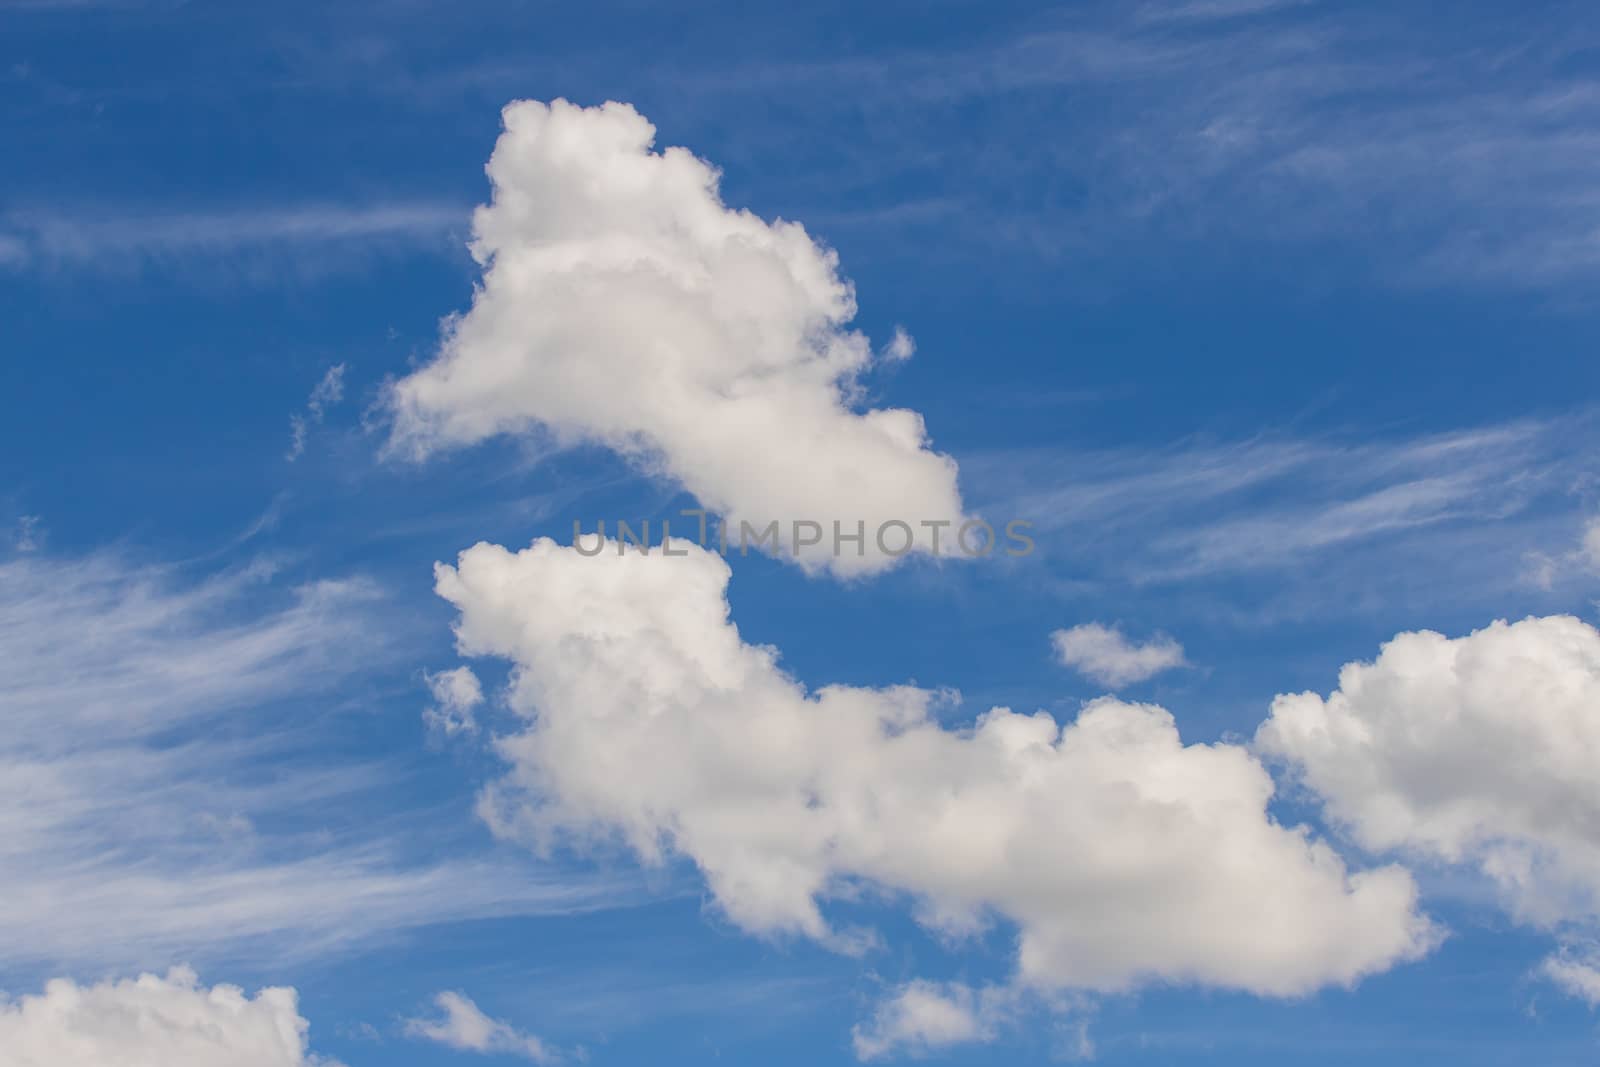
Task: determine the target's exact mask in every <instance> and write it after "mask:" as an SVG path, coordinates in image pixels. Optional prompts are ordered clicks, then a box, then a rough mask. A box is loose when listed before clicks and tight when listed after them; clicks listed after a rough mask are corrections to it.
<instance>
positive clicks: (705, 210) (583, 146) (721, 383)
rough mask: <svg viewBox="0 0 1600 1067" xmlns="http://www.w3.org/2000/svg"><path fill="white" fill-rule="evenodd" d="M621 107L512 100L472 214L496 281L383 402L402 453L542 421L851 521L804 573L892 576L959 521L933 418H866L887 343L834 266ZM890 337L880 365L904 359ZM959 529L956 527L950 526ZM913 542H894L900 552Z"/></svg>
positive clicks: (794, 229)
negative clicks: (873, 370)
mask: <svg viewBox="0 0 1600 1067" xmlns="http://www.w3.org/2000/svg"><path fill="white" fill-rule="evenodd" d="M654 140H655V128H654V127H653V126H651V124H650V123H649V122H647V121H646V120H645V118H644V117H643V116H642V115H640V114H639V113H638V112H636V111H635V110H634V109H633V108H631V107H629V106H628V105H626V104H617V103H608V104H606V105H604V106H602V107H597V108H581V107H577V106H575V105H573V104H569V103H567V102H566V101H564V100H557V101H555V102H554V103H552V104H549V105H546V104H542V103H538V102H535V101H521V102H518V103H514V104H512V105H510V106H509V107H507V108H506V110H505V132H504V134H502V135H501V137H500V141H499V143H498V144H497V145H496V146H495V150H494V154H493V156H492V158H491V159H490V160H489V166H488V173H489V178H490V180H491V182H492V183H493V186H494V195H493V199H492V201H491V203H490V204H488V205H487V206H484V207H480V208H479V209H478V211H477V213H476V215H475V216H474V230H475V233H476V240H475V241H474V243H473V246H472V249H473V254H474V256H476V257H477V259H478V261H479V262H480V263H481V264H483V267H484V274H483V281H482V284H481V285H480V286H479V289H478V292H477V294H476V296H475V298H474V300H473V305H472V308H471V310H470V311H468V312H467V313H466V314H464V315H462V316H460V317H459V318H457V319H455V320H453V321H452V322H451V323H450V324H449V328H448V335H447V337H446V338H445V341H444V344H443V346H442V348H441V350H440V352H439V354H438V356H437V358H436V359H435V360H434V361H433V362H432V363H430V364H429V365H427V366H425V367H423V368H422V369H420V370H418V371H417V372H416V373H414V374H412V375H411V376H410V377H408V378H405V379H403V380H402V381H400V382H398V383H396V384H395V385H394V386H393V387H392V389H391V390H390V393H389V401H390V405H391V408H392V411H393V415H394V428H393V439H392V442H391V447H393V448H398V449H401V450H406V451H410V452H412V453H414V454H419V455H420V454H424V453H426V452H428V451H430V450H431V449H434V448H437V447H439V446H442V445H451V444H467V443H471V442H475V441H480V440H482V439H484V438H486V437H489V436H491V435H494V434H500V433H516V432H521V431H526V430H529V429H530V428H533V427H536V426H537V427H542V428H544V429H545V430H546V431H548V432H550V433H552V434H554V436H555V437H556V438H557V439H558V440H560V441H563V442H572V443H576V442H598V443H600V444H604V445H606V446H608V447H610V448H613V449H615V450H617V451H618V452H621V453H623V454H625V455H627V456H629V457H630V458H632V459H633V460H634V461H636V462H637V463H638V464H640V465H641V466H643V467H644V468H646V469H647V470H649V471H651V472H654V473H660V474H663V475H665V476H667V477H669V478H671V479H673V480H675V481H677V482H679V483H681V484H682V485H683V486H684V487H685V488H686V489H688V490H689V492H691V493H693V494H694V495H695V497H696V498H698V499H699V500H700V502H701V503H702V504H703V505H704V506H705V507H706V508H708V509H710V510H712V511H714V512H716V513H718V514H720V515H722V516H724V517H725V518H727V519H728V520H729V522H730V524H731V525H732V528H733V529H734V530H735V531H737V530H738V529H739V523H740V522H741V521H748V522H750V523H751V525H752V527H753V528H755V529H757V530H760V529H764V528H765V527H766V525H767V524H768V523H769V522H772V521H776V522H778V523H779V524H780V526H781V527H782V528H784V529H787V528H788V527H789V525H790V524H792V523H794V522H797V521H813V522H817V523H820V524H821V525H822V527H823V529H824V531H830V532H831V530H832V529H833V526H832V524H833V523H834V522H835V521H837V522H839V523H840V524H841V527H842V529H843V530H844V531H845V532H846V533H851V532H854V531H855V530H856V528H857V526H856V524H857V523H858V522H860V523H864V524H865V527H866V529H867V531H868V534H867V543H866V549H865V554H863V555H861V556H857V555H855V554H853V553H849V552H847V553H845V554H843V555H837V554H835V553H833V552H832V542H831V540H828V539H826V538H825V539H824V545H822V546H818V547H816V548H814V549H811V550H809V551H806V552H802V553H801V554H800V562H801V563H802V564H803V565H804V566H806V567H808V568H809V569H824V568H826V569H831V570H833V571H835V572H837V573H840V574H856V573H864V572H870V571H873V570H878V569H881V568H884V567H887V566H890V565H892V563H893V562H894V558H895V557H893V556H890V555H885V554H884V553H883V552H881V551H880V550H879V549H878V547H877V546H876V545H875V544H873V536H872V532H873V531H875V530H877V529H878V528H879V527H880V526H881V525H882V524H883V523H885V522H889V521H893V520H898V521H900V522H904V523H907V524H909V525H910V526H911V527H913V529H914V530H915V532H916V535H917V541H916V547H918V548H921V549H923V550H932V548H933V537H934V536H936V534H937V532H938V531H937V530H936V529H935V530H930V529H927V528H923V527H922V526H921V525H920V524H921V523H923V522H932V523H942V522H948V523H954V524H959V523H960V522H961V520H962V507H961V498H960V495H959V493H958V491H957V488H956V465H955V463H954V461H952V460H951V459H949V458H948V457H946V456H943V455H939V454H937V453H934V452H931V451H929V450H928V447H927V444H928V442H927V435H926V433H925V431H924V428H923V422H922V418H921V416H920V415H918V414H917V413H916V412H914V411H906V410H899V409H883V410H870V411H865V412H862V411H858V410H856V408H855V401H856V400H857V399H858V393H859V390H858V388H857V385H856V381H857V378H858V376H859V375H860V374H861V373H862V372H863V371H864V370H866V369H867V368H868V367H869V366H871V365H872V363H873V361H874V358H875V357H874V355H873V352H872V347H871V345H870V344H869V343H868V341H867V339H866V338H865V337H863V336H862V335H861V334H859V333H857V332H855V331H852V330H850V329H848V324H849V322H850V320H851V319H852V318H854V316H855V312H856V303H855V296H854V293H853V291H852V289H851V287H850V285H849V283H848V282H846V281H845V280H844V279H843V278H841V277H840V276H839V270H838V260H837V257H836V256H835V255H834V254H833V253H832V252H831V251H828V250H826V249H824V248H823V247H821V246H820V245H818V244H817V243H816V242H815V241H814V240H813V239H812V238H811V236H810V235H809V234H807V233H806V231H805V228H804V227H802V226H801V225H800V224H799V223H795V222H784V221H777V222H770V223H769V222H767V221H765V220H763V219H760V218H758V217H756V216H755V215H753V214H751V213H750V212H748V211H737V210H733V209H730V208H728V207H726V206H725V205H724V204H723V203H722V200H721V197H720V195H719V193H718V188H717V184H718V174H717V171H716V170H715V169H714V168H713V167H712V166H711V165H710V164H708V163H706V162H705V161H704V160H701V159H698V158H696V157H695V156H694V155H693V154H691V153H690V152H689V151H688V150H686V149H683V148H668V149H665V150H664V151H661V152H657V151H654V150H653V148H652V145H653V143H654ZM911 349H912V346H911V344H910V339H909V338H908V337H905V336H904V335H903V334H899V335H897V336H896V339H895V340H894V341H892V342H891V343H890V345H889V347H888V350H887V351H886V353H885V354H884V355H883V356H882V357H881V358H883V359H886V360H889V361H894V362H898V361H900V360H903V359H905V358H907V357H909V356H910V354H911ZM947 537H948V534H947ZM895 543H896V544H898V541H896V542H895Z"/></svg>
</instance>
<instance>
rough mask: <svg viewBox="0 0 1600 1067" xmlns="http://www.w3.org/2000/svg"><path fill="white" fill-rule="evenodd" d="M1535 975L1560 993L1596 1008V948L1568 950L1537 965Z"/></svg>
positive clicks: (1599, 980)
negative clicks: (1539, 976)
mask: <svg viewBox="0 0 1600 1067" xmlns="http://www.w3.org/2000/svg"><path fill="white" fill-rule="evenodd" d="M1539 971H1540V973H1542V974H1543V975H1544V977H1546V978H1548V979H1549V980H1550V981H1551V982H1553V983H1554V984H1555V986H1556V988H1558V989H1560V990H1561V991H1562V992H1563V993H1566V994H1567V995H1568V996H1571V997H1576V998H1578V999H1579V1000H1585V1001H1588V1002H1589V1004H1590V1005H1592V1006H1593V1007H1596V1008H1600V945H1595V944H1590V945H1586V946H1582V947H1580V948H1573V947H1572V946H1568V947H1566V948H1564V949H1562V951H1560V952H1558V953H1556V954H1555V955H1553V956H1550V957H1549V958H1548V959H1546V960H1545V961H1544V962H1543V963H1542V964H1540V966H1539Z"/></svg>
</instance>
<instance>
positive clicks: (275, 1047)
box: [0, 969, 337, 1067]
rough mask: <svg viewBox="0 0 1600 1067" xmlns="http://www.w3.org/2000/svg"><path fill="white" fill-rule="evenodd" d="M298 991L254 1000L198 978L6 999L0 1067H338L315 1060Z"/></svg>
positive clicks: (0, 1004)
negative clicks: (298, 1002) (301, 1013)
mask: <svg viewBox="0 0 1600 1067" xmlns="http://www.w3.org/2000/svg"><path fill="white" fill-rule="evenodd" d="M306 1032H307V1024H306V1021H305V1020H304V1019H302V1018H301V1017H300V1014H299V1011H298V1009H297V1007H296V997H295V991H294V990H293V989H263V990H261V991H260V992H259V993H257V994H256V995H255V996H254V997H253V998H252V997H249V996H246V995H245V993H244V991H243V990H241V989H238V988H236V987H234V986H226V985H219V986H215V987H213V988H211V989H207V988H205V987H204V986H202V985H200V984H199V980H198V979H197V978H196V976H195V974H194V972H193V971H189V970H185V969H177V970H174V971H172V972H171V973H170V974H168V975H167V976H166V977H165V978H159V977H157V976H155V975H153V974H146V975H143V976H141V977H139V978H138V979H135V980H129V981H116V982H106V983H103V984H101V985H92V986H80V985H77V984H75V983H73V982H71V981H68V980H66V979H57V980H55V981H53V982H51V983H50V984H49V985H48V986H46V987H45V991H44V992H43V993H42V994H38V995H35V996H25V997H22V998H21V999H19V1000H0V1067H62V1065H64V1064H72V1067H218V1065H219V1064H227V1065H228V1067H312V1065H320V1067H337V1065H336V1064H334V1063H333V1062H332V1061H330V1060H325V1059H322V1058H320V1057H318V1056H316V1055H313V1054H312V1053H311V1052H310V1051H309V1049H308V1048H307V1044H306Z"/></svg>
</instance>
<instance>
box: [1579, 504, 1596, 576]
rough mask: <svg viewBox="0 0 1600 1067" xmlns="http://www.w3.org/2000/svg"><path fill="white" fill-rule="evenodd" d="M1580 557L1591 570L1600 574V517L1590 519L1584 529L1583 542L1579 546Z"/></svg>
mask: <svg viewBox="0 0 1600 1067" xmlns="http://www.w3.org/2000/svg"><path fill="white" fill-rule="evenodd" d="M1578 551H1579V555H1580V556H1581V558H1582V560H1583V563H1584V565H1585V566H1586V567H1588V568H1589V570H1591V571H1593V572H1594V573H1596V574H1600V516H1596V517H1595V518H1592V519H1590V520H1589V521H1588V522H1587V523H1585V524H1584V527H1583V540H1582V542H1581V543H1580V544H1579V546H1578Z"/></svg>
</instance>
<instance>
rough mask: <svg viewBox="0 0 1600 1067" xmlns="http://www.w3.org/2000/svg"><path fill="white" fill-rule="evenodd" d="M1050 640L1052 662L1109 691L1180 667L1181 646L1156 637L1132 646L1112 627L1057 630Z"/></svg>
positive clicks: (1086, 625) (1091, 625)
mask: <svg viewBox="0 0 1600 1067" xmlns="http://www.w3.org/2000/svg"><path fill="white" fill-rule="evenodd" d="M1050 640H1051V642H1052V643H1053V644H1054V645H1055V649H1056V658H1057V659H1059V660H1060V661H1061V662H1062V663H1063V664H1064V665H1065V666H1068V667H1071V668H1073V669H1074V670H1076V671H1077V672H1078V673H1079V674H1082V675H1083V676H1084V677H1086V678H1090V679H1092V680H1094V681H1096V682H1099V683H1100V684H1101V685H1107V686H1111V687H1112V688H1116V687H1118V686H1124V685H1129V684H1131V683H1133V682H1142V681H1144V680H1145V679H1146V678H1153V677H1155V676H1156V675H1158V674H1160V673H1161V672H1162V671H1166V670H1171V669H1172V668H1173V667H1182V666H1183V665H1184V659H1183V646H1182V645H1180V644H1178V642H1176V641H1174V640H1173V639H1172V638H1170V637H1165V636H1161V635H1157V636H1156V637H1153V638H1151V639H1150V640H1149V641H1147V642H1146V643H1144V644H1142V645H1136V644H1134V643H1133V642H1131V641H1129V640H1128V639H1127V638H1126V637H1125V636H1123V634H1122V631H1120V630H1118V629H1117V628H1116V627H1113V626H1105V625H1102V624H1101V623H1098V622H1086V623H1084V624H1083V625H1082V626H1074V627H1073V628H1072V629H1070V630H1057V631H1056V632H1055V633H1053V634H1051V635H1050Z"/></svg>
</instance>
